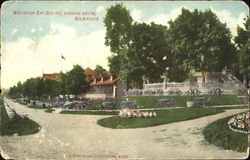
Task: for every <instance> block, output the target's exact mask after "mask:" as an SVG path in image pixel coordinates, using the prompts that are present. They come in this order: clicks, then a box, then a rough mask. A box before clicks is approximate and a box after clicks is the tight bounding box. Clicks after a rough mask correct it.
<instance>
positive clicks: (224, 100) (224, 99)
mask: <svg viewBox="0 0 250 160" xmlns="http://www.w3.org/2000/svg"><path fill="white" fill-rule="evenodd" d="M195 97H197V96H193V99H194V98H195ZM203 97H204V98H205V100H207V99H208V98H209V97H210V99H211V101H210V103H211V105H232V104H240V101H239V99H238V98H237V95H220V96H218V95H203ZM127 98H128V99H129V100H130V101H131V100H137V102H138V105H139V106H143V108H154V107H157V102H158V99H164V98H173V99H174V100H175V102H176V106H178V107H186V106H187V105H186V101H188V100H191V97H190V96H134V97H122V98H120V100H126V99H127ZM119 107H121V106H119Z"/></svg>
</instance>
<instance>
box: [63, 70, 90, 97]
mask: <svg viewBox="0 0 250 160" xmlns="http://www.w3.org/2000/svg"><path fill="white" fill-rule="evenodd" d="M66 75H67V76H66V79H65V84H66V90H67V92H68V93H69V94H73V95H76V96H77V95H79V94H82V93H85V92H87V89H88V82H87V80H86V75H85V74H84V72H83V68H82V67H81V66H79V65H74V68H73V69H72V70H70V71H69V72H68V73H66Z"/></svg>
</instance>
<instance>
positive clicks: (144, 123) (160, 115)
mask: <svg viewBox="0 0 250 160" xmlns="http://www.w3.org/2000/svg"><path fill="white" fill-rule="evenodd" d="M221 112H223V110H222V109H217V108H207V109H204V108H181V109H173V110H158V111H156V113H157V117H156V118H122V117H119V116H113V117H108V118H104V119H101V120H98V121H97V124H99V125H101V126H103V127H108V128H114V129H119V128H144V127H151V126H157V125H162V124H167V123H172V122H178V121H185V120H190V119H195V118H199V117H203V116H208V115H212V114H217V113H221Z"/></svg>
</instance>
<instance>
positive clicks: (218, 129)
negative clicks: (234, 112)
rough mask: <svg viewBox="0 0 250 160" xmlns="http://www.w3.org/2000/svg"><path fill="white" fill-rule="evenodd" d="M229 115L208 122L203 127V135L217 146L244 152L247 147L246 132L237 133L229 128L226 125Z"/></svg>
mask: <svg viewBox="0 0 250 160" xmlns="http://www.w3.org/2000/svg"><path fill="white" fill-rule="evenodd" d="M230 117H232V116H230ZM230 117H226V118H223V119H220V120H217V121H215V122H213V123H211V124H209V125H208V126H207V127H206V128H205V129H204V131H203V135H204V137H205V139H206V140H207V141H208V142H209V143H212V144H214V145H215V146H217V147H222V148H224V149H228V150H233V151H238V152H246V151H247V147H248V137H247V134H243V133H237V132H233V131H232V130H230V129H229V127H228V125H227V122H228V121H229V119H230Z"/></svg>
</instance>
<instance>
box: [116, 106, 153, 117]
mask: <svg viewBox="0 0 250 160" xmlns="http://www.w3.org/2000/svg"><path fill="white" fill-rule="evenodd" d="M119 116H120V117H126V118H153V117H156V112H141V111H140V110H139V109H129V108H125V109H122V110H120V113H119Z"/></svg>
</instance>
